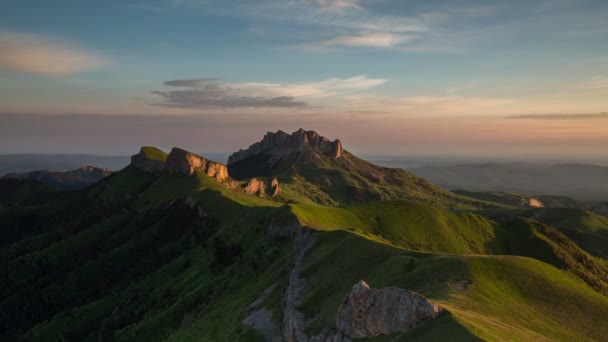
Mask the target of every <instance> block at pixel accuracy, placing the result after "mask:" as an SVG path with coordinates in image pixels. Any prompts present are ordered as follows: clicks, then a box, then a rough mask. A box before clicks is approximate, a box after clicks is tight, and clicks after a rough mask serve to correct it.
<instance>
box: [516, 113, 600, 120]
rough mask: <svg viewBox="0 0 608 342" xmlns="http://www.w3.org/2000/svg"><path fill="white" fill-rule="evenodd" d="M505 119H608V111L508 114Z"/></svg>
mask: <svg viewBox="0 0 608 342" xmlns="http://www.w3.org/2000/svg"><path fill="white" fill-rule="evenodd" d="M505 119H516V120H593V119H608V113H596V114H522V115H512V116H507V117H505Z"/></svg>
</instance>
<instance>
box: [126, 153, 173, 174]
mask: <svg viewBox="0 0 608 342" xmlns="http://www.w3.org/2000/svg"><path fill="white" fill-rule="evenodd" d="M131 165H133V166H135V167H136V168H138V169H140V170H142V171H145V172H151V173H160V172H161V171H162V170H163V169H164V167H165V161H164V160H160V159H154V158H150V157H148V156H147V155H146V152H145V151H144V147H142V148H141V149H140V150H139V153H138V154H135V155H133V156H131Z"/></svg>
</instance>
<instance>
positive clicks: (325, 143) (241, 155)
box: [228, 128, 344, 165]
mask: <svg viewBox="0 0 608 342" xmlns="http://www.w3.org/2000/svg"><path fill="white" fill-rule="evenodd" d="M300 149H312V150H314V151H317V152H319V153H322V154H325V155H328V156H331V157H334V158H340V157H342V155H343V153H344V150H343V149H342V144H341V143H340V140H337V139H336V140H334V141H331V140H329V139H327V138H325V137H322V136H321V135H319V133H317V132H315V131H306V130H304V129H302V128H300V129H299V130H297V131H295V132H293V133H291V134H288V133H285V132H283V131H277V132H276V133H275V132H268V133H266V135H264V138H263V139H262V141H260V142H256V143H255V144H253V145H251V146H249V148H247V149H245V150H243V149H241V150H239V151H238V152H235V153H233V154H232V155H231V156H230V157H229V158H228V165H230V164H234V163H236V162H239V161H241V160H243V159H246V158H248V157H250V156H255V155H258V154H263V153H270V154H274V155H275V156H276V158H280V157H281V156H282V155H286V154H289V152H292V151H296V150H300Z"/></svg>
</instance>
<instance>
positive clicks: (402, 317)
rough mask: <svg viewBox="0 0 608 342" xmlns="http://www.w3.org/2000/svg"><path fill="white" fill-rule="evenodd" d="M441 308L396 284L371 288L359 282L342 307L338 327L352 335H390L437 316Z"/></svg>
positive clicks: (359, 336)
mask: <svg viewBox="0 0 608 342" xmlns="http://www.w3.org/2000/svg"><path fill="white" fill-rule="evenodd" d="M441 310H442V309H441V308H440V307H439V306H438V305H437V304H434V303H431V302H430V301H429V300H428V299H426V298H424V297H422V296H420V295H418V294H416V293H413V292H410V291H408V290H405V289H400V288H396V287H387V288H384V289H380V290H377V289H370V288H369V286H368V285H367V284H366V283H365V282H364V281H360V282H359V283H357V284H355V286H354V287H353V289H352V291H351V293H350V294H349V295H348V297H346V299H344V301H343V302H342V304H341V305H340V308H339V309H338V317H336V327H337V328H338V330H339V331H340V332H342V333H344V334H345V335H347V336H349V337H351V338H364V337H372V336H378V335H388V334H392V333H395V332H403V331H407V330H410V329H413V328H415V327H416V326H417V325H418V324H420V323H422V322H424V321H427V320H430V319H433V318H436V317H437V316H439V313H440V312H441Z"/></svg>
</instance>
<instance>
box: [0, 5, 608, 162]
mask: <svg viewBox="0 0 608 342" xmlns="http://www.w3.org/2000/svg"><path fill="white" fill-rule="evenodd" d="M607 23H608V1H586V0H553V1H549V0H547V1H494V2H492V1H453V0H452V1H407V0H284V1H279V0H275V1H270V0H257V1H244V0H241V1H234V0H222V1H219V0H150V1H137V0H133V1H123V0H120V1H118V0H114V1H76V0H74V1H59V0H58V1H29V0H18V1H16V0H4V1H2V2H1V3H0V153H3V154H6V153H24V152H41V153H59V152H64V153H99V154H130V153H134V152H136V151H137V148H138V146H140V145H144V144H146V145H149V144H151V145H157V146H159V147H162V148H169V147H171V146H181V147H184V148H188V149H191V150H193V151H197V152H230V151H233V150H236V149H238V148H241V147H246V146H247V145H248V144H250V143H252V142H254V141H256V140H259V139H260V138H261V137H262V135H263V134H264V133H265V132H266V131H275V130H278V129H282V130H285V131H288V132H291V131H293V130H296V129H297V128H299V127H304V128H307V129H314V130H317V131H319V132H320V133H321V134H323V135H325V136H327V137H329V138H341V139H342V141H343V143H344V145H345V147H346V148H347V149H349V150H351V151H353V152H356V153H366V154H373V153H375V154H395V155H399V154H413V153H415V154H458V155H496V154H498V155H500V154H504V155H510V156H517V155H520V154H521V155H551V156H560V155H561V156H563V157H568V156H581V155H589V156H595V157H597V156H600V157H606V158H608V24H607Z"/></svg>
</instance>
